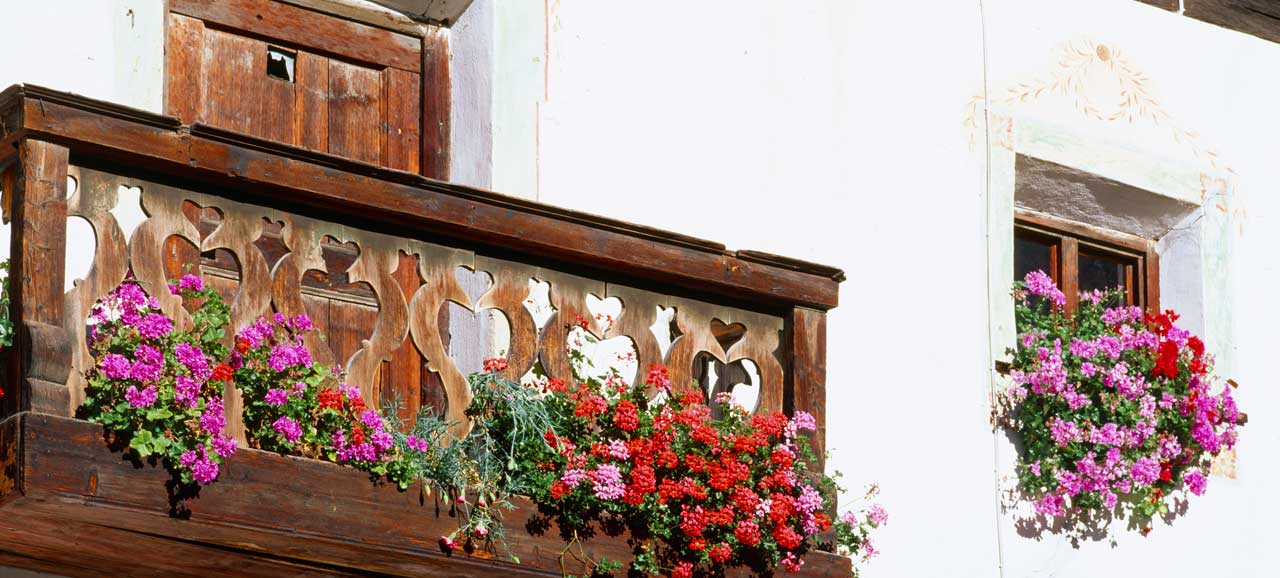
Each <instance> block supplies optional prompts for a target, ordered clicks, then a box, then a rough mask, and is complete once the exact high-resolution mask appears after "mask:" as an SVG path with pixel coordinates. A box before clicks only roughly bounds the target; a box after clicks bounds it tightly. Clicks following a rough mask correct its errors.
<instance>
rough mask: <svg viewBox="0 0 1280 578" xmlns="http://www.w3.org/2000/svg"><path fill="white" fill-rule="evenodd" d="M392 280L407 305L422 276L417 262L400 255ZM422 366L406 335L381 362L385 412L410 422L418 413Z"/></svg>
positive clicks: (414, 259)
mask: <svg viewBox="0 0 1280 578" xmlns="http://www.w3.org/2000/svg"><path fill="white" fill-rule="evenodd" d="M392 277H394V278H395V280H396V283H397V284H399V285H400V291H401V292H403V293H404V296H405V300H406V302H407V301H408V300H409V299H410V298H412V296H413V294H414V292H415V291H417V290H418V288H419V287H421V286H422V277H421V276H419V275H418V259H416V258H415V257H413V256H410V255H406V254H404V253H400V263H399V266H398V267H396V271H395V273H393V274H392ZM370 330H372V326H371V327H370ZM423 363H424V360H423V359H422V355H421V354H419V353H418V348H417V347H415V346H414V344H413V340H412V339H410V338H409V335H408V334H406V335H405V339H404V341H403V342H401V343H400V348H399V349H397V350H396V351H395V353H393V354H392V355H391V361H390V362H384V363H383V371H382V372H381V375H380V377H381V378H382V382H383V388H382V396H381V398H380V401H381V402H382V407H383V408H384V410H385V409H386V408H390V407H395V408H396V410H397V412H398V415H399V416H400V418H401V419H404V420H406V421H410V422H411V421H412V419H413V416H415V415H417V414H418V409H419V408H420V407H421V405H422V389H423V384H422V379H423V377H424V376H423V373H424V372H423ZM393 404H394V405H393Z"/></svg>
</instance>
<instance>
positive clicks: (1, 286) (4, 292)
mask: <svg viewBox="0 0 1280 578" xmlns="http://www.w3.org/2000/svg"><path fill="white" fill-rule="evenodd" d="M0 271H3V272H4V277H0V347H10V346H12V345H13V321H12V320H10V319H9V260H8V259H5V260H3V261H0ZM0 397H4V390H3V389H0Z"/></svg>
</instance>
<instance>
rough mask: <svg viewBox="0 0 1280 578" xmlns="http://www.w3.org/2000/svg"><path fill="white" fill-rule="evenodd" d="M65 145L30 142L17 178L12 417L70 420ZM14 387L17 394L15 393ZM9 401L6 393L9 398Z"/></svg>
mask: <svg viewBox="0 0 1280 578" xmlns="http://www.w3.org/2000/svg"><path fill="white" fill-rule="evenodd" d="M69 155H70V151H69V150H68V149H67V148H66V147H64V146H61V145H57V144H52V143H49V142H44V141H39V140H24V141H22V142H21V143H19V145H18V166H17V172H16V174H15V175H14V177H13V191H12V201H11V205H12V206H11V210H12V223H13V225H12V227H13V228H12V233H11V234H12V235H13V237H12V246H11V250H10V264H9V266H10V280H9V283H10V285H9V291H10V299H11V305H10V315H11V320H12V322H13V329H14V332H15V335H14V347H12V348H10V349H9V350H8V351H7V352H6V353H7V354H8V359H7V361H8V364H9V371H10V372H12V373H11V374H10V378H9V379H8V380H7V383H16V384H17V387H16V388H12V387H10V388H7V389H8V390H9V393H12V394H16V395H13V396H12V397H13V399H12V400H9V399H6V400H5V404H6V406H5V407H6V408H7V409H8V411H10V412H12V411H26V410H31V411H38V412H44V413H50V414H54V415H71V405H70V399H71V398H70V391H69V390H68V389H67V385H66V384H67V379H68V377H69V375H70V372H71V367H72V344H71V339H70V337H69V336H68V334H67V332H66V331H64V330H63V329H62V321H63V310H64V303H63V297H62V292H63V278H64V275H65V272H64V269H63V266H64V263H65V254H66V249H67V167H68V159H69ZM14 389H16V390H17V391H13V390H14ZM8 397H9V396H8V395H6V398H8Z"/></svg>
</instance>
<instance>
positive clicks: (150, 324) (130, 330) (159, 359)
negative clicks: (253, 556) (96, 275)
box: [80, 275, 236, 484]
mask: <svg viewBox="0 0 1280 578" xmlns="http://www.w3.org/2000/svg"><path fill="white" fill-rule="evenodd" d="M169 290H170V291H171V292H173V293H174V294H175V295H181V296H182V297H183V298H185V299H189V300H193V301H198V302H199V303H200V305H199V306H198V307H197V308H196V309H195V311H194V312H192V313H191V326H190V327H189V328H187V329H180V328H175V327H174V322H173V320H172V319H170V318H169V317H168V316H166V315H165V314H164V313H163V312H161V311H160V303H159V302H158V301H157V300H156V299H155V298H154V297H150V296H148V295H147V293H146V292H145V291H144V290H143V288H142V287H141V286H140V285H139V284H138V283H137V282H136V281H133V280H132V279H130V280H126V281H125V282H124V283H123V284H121V285H120V286H119V287H117V288H116V289H115V290H114V291H112V292H111V293H110V294H109V295H107V296H106V297H105V298H104V299H103V300H101V301H99V302H98V303H97V304H95V305H94V307H93V310H92V312H91V314H90V316H89V339H88V341H89V350H90V352H91V353H92V354H93V358H94V366H93V368H91V369H90V370H89V371H88V372H87V374H86V376H85V378H86V381H87V383H86V386H85V401H84V405H83V406H82V407H81V408H80V415H81V416H82V417H84V418H85V419H88V420H89V421H93V422H96V423H100V424H102V425H103V426H104V427H105V428H106V430H107V431H108V432H111V434H112V435H114V436H116V438H117V440H118V441H120V442H122V443H127V448H128V451H129V452H131V453H133V454H134V455H136V456H137V457H139V458H142V459H148V458H153V457H154V458H156V459H159V460H161V461H163V462H164V464H165V466H166V467H168V468H169V470H170V471H171V472H173V473H174V476H175V477H176V478H177V479H179V480H181V481H182V482H183V483H185V484H192V483H195V484H208V483H210V482H213V481H214V480H215V479H217V477H218V471H219V466H220V464H222V462H223V460H224V459H225V458H228V457H230V456H231V455H233V454H235V452H236V442H235V440H234V439H232V438H231V437H229V436H227V435H226V434H225V433H224V429H225V427H226V418H225V416H224V415H223V407H222V397H221V395H222V388H223V386H224V384H225V383H226V382H227V381H228V380H230V379H231V368H230V367H227V366H226V365H222V364H219V362H218V360H220V359H224V358H225V357H226V355H227V348H226V347H225V346H224V345H223V344H222V340H223V337H224V333H223V331H224V328H225V327H226V325H227V324H228V322H229V319H230V317H229V311H230V310H229V308H228V307H227V305H226V304H225V303H224V302H223V301H222V299H221V298H220V297H219V296H218V294H217V293H216V292H214V291H212V290H210V289H206V288H205V287H204V282H203V281H202V280H201V279H200V278H199V277H195V276H193V275H186V276H184V277H182V279H181V280H179V281H178V282H177V283H176V284H175V285H170V286H169Z"/></svg>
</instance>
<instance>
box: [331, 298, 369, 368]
mask: <svg viewBox="0 0 1280 578" xmlns="http://www.w3.org/2000/svg"><path fill="white" fill-rule="evenodd" d="M377 319H378V310H377V309H374V308H373V307H369V306H367V305H358V304H355V303H349V302H343V301H337V300H330V301H329V328H328V331H327V332H326V333H327V334H328V337H329V347H331V348H333V354H334V357H335V358H336V359H337V360H338V363H341V364H343V365H344V366H345V365H346V363H347V360H348V359H351V355H352V354H353V353H355V352H356V351H357V350H359V349H360V344H361V343H360V342H361V341H363V340H365V339H368V338H369V336H370V334H372V333H373V326H374V323H376V322H377Z"/></svg>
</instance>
